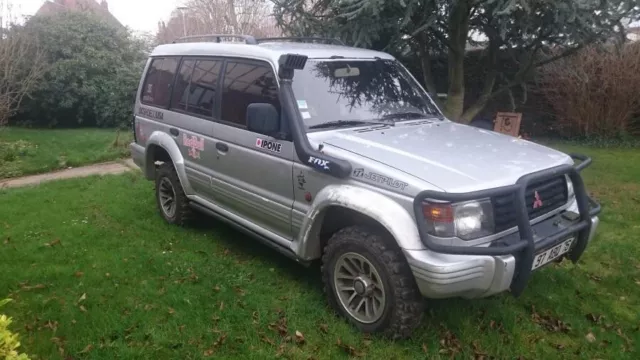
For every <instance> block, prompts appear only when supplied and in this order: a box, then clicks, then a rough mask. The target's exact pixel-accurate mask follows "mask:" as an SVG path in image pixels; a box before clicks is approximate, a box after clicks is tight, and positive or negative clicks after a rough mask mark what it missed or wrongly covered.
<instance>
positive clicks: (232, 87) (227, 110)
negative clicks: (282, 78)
mask: <svg viewBox="0 0 640 360" xmlns="http://www.w3.org/2000/svg"><path fill="white" fill-rule="evenodd" d="M252 103H270V104H272V105H273V106H275V107H276V109H277V110H278V113H280V101H279V100H278V86H277V83H276V79H275V76H274V74H273V70H272V69H271V66H269V65H268V64H267V63H260V62H248V61H246V62H245V61H237V60H229V61H227V66H226V68H225V74H224V83H223V84H222V104H221V105H222V109H221V117H222V120H224V121H229V122H232V123H234V124H238V125H241V126H246V114H247V106H249V104H252Z"/></svg>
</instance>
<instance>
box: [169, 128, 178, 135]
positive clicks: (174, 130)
mask: <svg viewBox="0 0 640 360" xmlns="http://www.w3.org/2000/svg"><path fill="white" fill-rule="evenodd" d="M169 132H170V133H171V135H173V136H178V134H179V132H178V129H176V128H171V129H169Z"/></svg>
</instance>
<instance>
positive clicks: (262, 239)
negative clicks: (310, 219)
mask: <svg viewBox="0 0 640 360" xmlns="http://www.w3.org/2000/svg"><path fill="white" fill-rule="evenodd" d="M189 206H190V207H191V208H193V209H195V210H197V211H199V212H202V213H204V214H207V215H209V216H211V217H214V218H216V219H218V220H220V221H223V222H225V223H227V224H228V225H231V226H232V227H234V228H236V229H237V230H239V231H241V232H243V233H245V234H246V235H249V236H251V237H252V238H255V239H257V240H258V241H260V242H261V243H263V244H264V245H267V246H269V247H270V248H272V249H273V250H275V251H277V252H279V253H280V254H282V255H284V256H286V257H288V258H289V259H291V260H295V261H296V262H298V263H300V264H302V265H304V266H308V265H309V264H310V262H309V261H301V260H300V259H299V258H298V257H297V256H296V255H295V254H294V253H293V251H292V250H291V249H288V248H285V247H283V246H281V245H279V244H277V243H275V242H273V241H271V240H269V239H268V238H267V237H265V236H263V235H261V234H258V233H257V232H255V231H253V230H251V229H248V228H246V227H245V226H242V225H240V224H238V223H237V222H235V221H233V220H231V219H229V218H227V217H226V216H224V215H222V214H220V213H218V212H216V211H213V210H211V209H210V208H208V207H206V206H204V205H201V204H199V203H197V202H194V201H191V202H189Z"/></svg>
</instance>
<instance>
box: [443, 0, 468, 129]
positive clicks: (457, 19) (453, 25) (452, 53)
mask: <svg viewBox="0 0 640 360" xmlns="http://www.w3.org/2000/svg"><path fill="white" fill-rule="evenodd" d="M469 10H470V9H469V3H468V0H459V1H457V2H456V3H455V5H454V6H453V8H452V9H451V15H450V17H449V42H450V46H449V91H448V94H447V103H446V106H445V109H444V111H445V114H446V115H447V117H449V118H450V119H451V120H454V121H459V120H460V118H461V116H462V112H463V110H464V90H465V89H464V55H465V47H466V45H467V36H468V32H469Z"/></svg>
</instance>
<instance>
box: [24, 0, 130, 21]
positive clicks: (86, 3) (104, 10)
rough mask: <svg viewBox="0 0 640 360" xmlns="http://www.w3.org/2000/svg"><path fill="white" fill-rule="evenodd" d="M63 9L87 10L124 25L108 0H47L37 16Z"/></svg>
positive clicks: (55, 12)
mask: <svg viewBox="0 0 640 360" xmlns="http://www.w3.org/2000/svg"><path fill="white" fill-rule="evenodd" d="M62 11H86V12H91V13H94V14H96V15H99V16H100V17H102V18H104V19H105V20H106V21H107V22H109V23H111V24H114V25H117V26H123V25H122V23H120V21H118V19H116V17H115V16H113V14H111V12H109V4H108V2H107V1H106V0H101V2H100V3H97V2H96V1H95V0H47V1H45V3H44V4H42V6H41V7H40V9H38V11H37V12H36V14H35V16H45V15H53V14H57V13H60V12H62Z"/></svg>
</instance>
